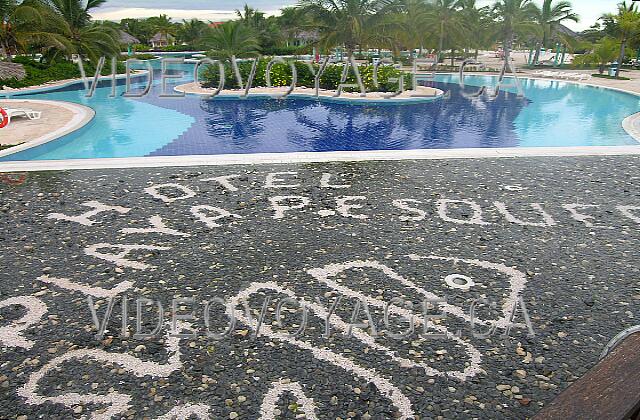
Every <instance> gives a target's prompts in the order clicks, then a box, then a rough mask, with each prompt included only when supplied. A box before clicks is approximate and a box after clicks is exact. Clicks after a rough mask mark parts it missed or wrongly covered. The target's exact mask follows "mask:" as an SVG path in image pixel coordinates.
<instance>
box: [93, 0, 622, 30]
mask: <svg viewBox="0 0 640 420" xmlns="http://www.w3.org/2000/svg"><path fill="white" fill-rule="evenodd" d="M245 2H246V3H248V4H249V5H250V6H251V7H253V8H256V9H258V10H261V11H263V12H266V13H267V14H277V13H278V10H279V9H280V8H282V7H284V6H290V5H294V4H295V3H296V0H246V1H245V0H217V1H212V0H109V1H108V2H107V3H106V4H105V5H104V6H102V7H100V8H99V9H97V10H96V11H94V12H93V13H92V15H93V17H94V18H95V19H100V20H120V19H124V18H144V17H150V16H158V15H160V14H166V15H169V16H170V17H172V18H173V19H175V20H180V19H191V18H198V19H201V20H211V21H223V20H229V19H232V18H233V17H234V15H235V13H234V11H235V9H241V8H242V6H243V5H244V4H245ZM534 2H536V3H538V4H540V3H541V2H542V0H534ZM619 2H620V0H573V1H572V4H573V8H574V9H575V11H576V12H577V13H578V14H579V15H580V22H579V23H573V22H568V23H567V26H568V27H570V28H571V29H573V30H578V31H580V30H584V29H587V28H588V27H589V26H591V25H592V24H593V23H594V22H595V21H596V19H598V17H600V16H601V15H602V14H603V13H607V12H610V13H613V12H615V11H616V5H617V4H618V3H619ZM492 3H494V0H478V5H479V6H485V5H489V4H492Z"/></svg>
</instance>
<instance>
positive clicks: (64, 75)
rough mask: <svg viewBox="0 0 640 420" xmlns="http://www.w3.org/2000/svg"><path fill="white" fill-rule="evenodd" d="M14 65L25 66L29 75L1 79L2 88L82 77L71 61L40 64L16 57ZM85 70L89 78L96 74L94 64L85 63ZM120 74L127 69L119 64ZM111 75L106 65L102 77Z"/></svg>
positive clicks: (27, 58)
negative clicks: (19, 78) (20, 78)
mask: <svg viewBox="0 0 640 420" xmlns="http://www.w3.org/2000/svg"><path fill="white" fill-rule="evenodd" d="M13 61H14V63H20V64H22V65H23V66H24V70H25V72H26V73H27V75H26V77H25V78H24V79H22V80H17V79H15V78H12V79H0V87H2V86H8V87H11V88H14V89H19V88H24V87H30V86H38V85H43V84H45V83H47V82H56V81H59V80H67V79H78V78H80V77H81V75H80V69H78V65H77V64H75V63H72V62H70V61H60V62H55V63H40V62H38V61H35V60H32V59H31V58H29V57H16V58H15V59H14V60H13ZM84 70H85V73H86V75H87V77H90V76H93V75H94V74H95V72H96V66H95V65H94V64H92V63H85V64H84ZM117 70H118V73H119V74H120V73H124V72H125V71H126V67H125V65H124V63H121V62H119V63H118V66H117ZM110 74H111V63H110V62H107V63H105V66H104V68H103V69H102V75H103V76H108V75H110Z"/></svg>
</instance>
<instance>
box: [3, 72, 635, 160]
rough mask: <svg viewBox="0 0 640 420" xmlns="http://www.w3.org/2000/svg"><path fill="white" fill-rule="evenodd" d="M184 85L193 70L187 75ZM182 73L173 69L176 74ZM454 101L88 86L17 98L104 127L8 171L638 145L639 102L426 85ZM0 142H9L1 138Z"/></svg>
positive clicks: (542, 87)
mask: <svg viewBox="0 0 640 420" xmlns="http://www.w3.org/2000/svg"><path fill="white" fill-rule="evenodd" d="M181 69H182V70H185V71H186V72H185V74H184V80H183V81H177V82H176V83H185V82H188V81H191V79H192V74H191V70H192V67H191V66H189V65H182V66H181ZM175 70H177V68H176V69H174V71H175ZM425 84H426V85H429V86H435V87H437V88H439V89H442V90H444V91H448V92H449V94H448V95H447V97H446V98H442V99H439V100H435V101H430V102H424V103H411V104H406V103H405V104H393V103H385V104H379V103H375V104H372V103H369V104H361V103H358V104H353V103H347V102H330V101H325V100H320V101H318V100H315V99H311V98H300V97H297V98H288V99H286V100H274V99H270V98H254V99H244V100H241V99H222V98H220V99H213V100H203V99H201V98H199V97H196V96H192V95H188V96H186V97H184V98H170V99H169V98H161V97H159V96H158V95H159V93H160V90H161V89H160V82H159V80H156V81H155V82H154V87H153V89H152V91H151V94H150V95H147V96H145V97H143V98H138V99H133V98H126V97H123V96H121V94H122V93H123V92H124V90H125V87H124V86H118V89H117V92H118V94H117V96H116V97H115V98H111V97H109V95H110V94H111V87H110V85H108V84H106V83H103V85H102V86H101V87H99V88H98V89H97V90H96V93H95V95H94V97H92V98H86V97H85V91H84V86H83V85H82V84H77V85H72V86H68V87H65V88H61V89H57V90H54V91H47V92H42V93H33V94H28V95H21V96H17V95H15V96H14V97H15V98H29V99H47V100H61V101H68V102H74V103H79V104H82V105H86V106H89V107H91V108H93V109H94V110H95V111H96V117H95V119H94V120H93V121H92V122H91V123H89V124H88V125H87V126H85V127H84V128H82V129H81V130H79V131H77V132H75V133H72V134H70V135H67V136H65V137H62V138H60V139H58V140H55V141H52V142H49V143H46V144H44V145H41V146H38V147H34V148H32V149H28V150H25V151H22V152H18V153H15V154H12V155H8V156H5V157H4V158H0V161H13V160H51V159H80V158H107V157H139V156H172V155H203V154H208V155H215V154H237V153H263V152H301V151H304V152H307V151H354V150H401V149H436V148H437V149H441V148H478V147H542V146H604V145H606V146H615V145H633V144H638V142H637V141H635V140H634V139H633V138H632V137H630V136H629V135H628V134H627V133H626V132H625V131H624V130H623V128H622V125H621V122H622V120H623V119H624V118H625V117H627V116H629V115H631V114H633V113H636V112H638V111H639V105H640V97H638V96H634V95H631V94H626V93H623V92H618V91H613V90H608V89H601V88H595V87H589V86H581V85H576V84H572V83H565V82H556V81H547V80H525V79H523V80H522V85H523V88H524V93H525V97H524V98H519V97H517V95H515V94H514V92H515V89H506V90H505V91H504V92H502V93H501V94H500V95H499V96H498V97H497V98H496V99H489V98H488V97H479V98H477V97H476V98H468V97H465V96H463V95H462V93H463V92H462V90H461V88H460V87H459V85H458V76H457V75H438V76H437V78H436V80H435V81H425ZM465 84H466V85H467V87H466V88H465V89H464V90H465V91H467V92H468V93H472V92H475V91H476V90H477V86H482V85H487V86H490V87H492V86H495V84H496V79H495V78H494V77H489V76H467V77H466V78H465ZM0 135H1V132H0Z"/></svg>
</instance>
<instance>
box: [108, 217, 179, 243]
mask: <svg viewBox="0 0 640 420" xmlns="http://www.w3.org/2000/svg"><path fill="white" fill-rule="evenodd" d="M149 224H150V225H151V227H150V228H124V229H122V230H121V231H120V232H122V233H126V234H130V233H159V234H162V235H172V236H182V237H185V238H188V237H189V236H191V235H189V234H188V233H184V232H180V231H179V230H175V229H171V228H169V227H167V225H166V224H165V223H164V222H163V221H162V217H160V216H151V217H150V218H149Z"/></svg>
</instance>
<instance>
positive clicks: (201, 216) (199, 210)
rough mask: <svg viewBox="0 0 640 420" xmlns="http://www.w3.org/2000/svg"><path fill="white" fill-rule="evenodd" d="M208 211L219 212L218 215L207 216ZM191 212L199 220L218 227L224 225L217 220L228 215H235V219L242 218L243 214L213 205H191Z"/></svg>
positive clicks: (209, 225) (212, 226) (208, 225)
mask: <svg viewBox="0 0 640 420" xmlns="http://www.w3.org/2000/svg"><path fill="white" fill-rule="evenodd" d="M208 212H214V213H217V215H216V216H213V217H212V216H207V213H208ZM191 214H193V215H194V216H195V217H196V218H197V219H198V220H199V221H201V222H202V223H204V224H205V225H207V227H210V228H216V227H220V226H222V225H221V224H219V223H216V220H220V219H225V218H228V217H233V218H234V219H242V216H240V215H239V214H235V213H231V212H229V211H227V210H225V209H221V208H220V207H212V206H194V207H191Z"/></svg>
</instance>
